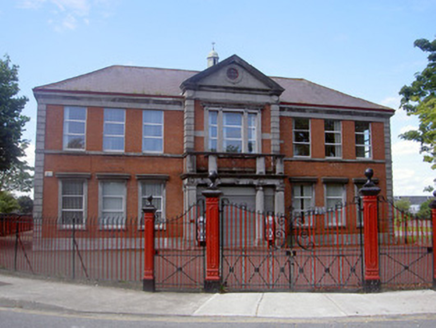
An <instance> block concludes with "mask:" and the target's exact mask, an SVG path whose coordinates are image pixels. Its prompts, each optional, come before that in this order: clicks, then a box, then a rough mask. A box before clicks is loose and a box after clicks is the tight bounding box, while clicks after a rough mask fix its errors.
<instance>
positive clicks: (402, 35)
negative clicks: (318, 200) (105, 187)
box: [0, 0, 436, 195]
mask: <svg viewBox="0 0 436 328" xmlns="http://www.w3.org/2000/svg"><path fill="white" fill-rule="evenodd" d="M435 17H436V0H414V1H412V0H410V1H402V0H392V1H390V0H378V1H376V0H366V1H357V0H348V1H339V0H337V1H335V0H330V1H327V0H305V1H303V0H301V1H295V0H288V1H285V0H282V1H279V0H276V1H275V0H270V1H256V0H247V1H245V0H231V1H227V0H221V1H214V0H184V1H176V0H174V1H169V0H159V1H156V0H153V1H148V0H124V1H123V0H11V1H2V5H1V7H0V55H3V54H8V55H9V56H10V58H11V60H12V62H13V63H14V64H17V65H19V66H20V70H19V79H20V88H21V94H22V95H26V96H27V97H28V98H29V99H30V101H29V102H28V104H27V106H26V108H25V110H24V114H25V115H28V116H30V117H31V121H30V122H29V124H28V125H27V131H26V133H25V137H26V138H27V139H30V140H31V142H32V144H33V143H34V139H35V130H36V102H35V100H34V98H33V94H32V88H34V87H36V86H39V85H44V84H48V83H52V82H57V81H60V80H63V79H66V78H70V77H74V76H77V75H80V74H84V73H88V72H91V71H93V70H97V69H100V68H103V67H106V66H110V65H114V64H119V65H135V66H147V67H163V68H179V69H189V70H191V69H192V70H203V69H205V68H206V56H207V54H208V53H209V51H210V49H211V42H216V46H215V49H216V51H217V52H218V54H219V55H220V58H221V59H225V58H227V57H229V56H231V55H233V54H237V55H239V56H240V57H242V58H243V59H245V60H246V61H248V62H249V63H250V64H252V65H253V66H255V67H256V68H258V69H259V70H260V71H262V72H263V73H265V74H266V75H269V76H284V77H295V78H305V79H307V80H310V81H312V82H315V83H319V84H321V85H324V86H327V87H330V88H333V89H336V90H338V91H341V92H344V93H347V94H350V95H353V96H356V97H360V98H363V99H366V100H369V101H372V102H375V103H379V104H383V105H386V106H389V107H392V108H394V109H398V106H399V100H400V97H399V96H398V91H399V90H400V89H401V87H402V86H403V85H405V84H410V83H411V82H412V81H413V79H414V74H415V73H416V72H418V71H421V70H422V69H423V68H424V67H425V66H426V64H427V58H426V55H425V54H424V53H423V52H421V51H420V50H419V49H417V48H414V47H413V42H414V40H416V39H418V38H426V39H431V40H433V39H434V38H435V37H436V19H435ZM391 122H392V129H391V130H392V131H391V132H392V149H393V154H394V156H393V167H394V193H395V194H396V195H416V194H423V192H422V190H423V188H424V187H425V186H428V185H433V179H434V178H435V177H436V172H435V171H432V170H431V169H430V165H429V164H427V163H423V162H422V156H421V155H420V154H419V146H418V144H414V143H410V142H404V141H401V140H399V139H398V138H397V136H398V134H400V133H401V132H402V131H405V130H407V129H410V128H412V127H414V126H417V120H416V119H414V118H410V117H407V116H406V115H405V113H404V112H403V111H402V110H398V111H397V113H396V115H395V116H394V117H393V119H392V121H391ZM33 151H34V147H33V145H32V147H30V149H29V161H32V160H33V159H32V158H33V155H32V152H33ZM376 174H377V173H376Z"/></svg>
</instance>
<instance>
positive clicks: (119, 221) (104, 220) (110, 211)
mask: <svg viewBox="0 0 436 328" xmlns="http://www.w3.org/2000/svg"><path fill="white" fill-rule="evenodd" d="M99 217H100V224H101V225H102V227H104V228H111V227H120V226H124V224H125V218H126V182H125V181H116V180H115V181H111V180H107V181H100V215H99Z"/></svg>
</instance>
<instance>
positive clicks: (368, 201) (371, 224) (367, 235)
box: [360, 169, 381, 293]
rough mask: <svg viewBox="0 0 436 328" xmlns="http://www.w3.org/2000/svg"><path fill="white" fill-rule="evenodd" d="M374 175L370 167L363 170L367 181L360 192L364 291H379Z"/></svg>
mask: <svg viewBox="0 0 436 328" xmlns="http://www.w3.org/2000/svg"><path fill="white" fill-rule="evenodd" d="M373 175H374V171H373V170H372V169H367V170H366V171H365V176H366V177H367V178H368V181H367V182H366V183H365V185H364V186H363V188H362V189H360V194H361V195H362V196H363V233H364V236H363V239H364V257H365V259H364V262H365V276H364V285H363V288H364V290H365V291H366V292H370V293H371V292H379V291H380V288H381V284H380V265H379V249H378V228H377V217H378V214H377V195H378V194H379V193H380V188H378V187H377V186H376V185H375V184H374V182H372V180H371V178H372V176H373Z"/></svg>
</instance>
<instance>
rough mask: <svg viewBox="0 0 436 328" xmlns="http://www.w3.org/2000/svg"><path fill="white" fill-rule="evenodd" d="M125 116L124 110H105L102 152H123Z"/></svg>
mask: <svg viewBox="0 0 436 328" xmlns="http://www.w3.org/2000/svg"><path fill="white" fill-rule="evenodd" d="M125 122H126V115H125V110H124V109H114V108H105V110H104V127H103V150H105V151H120V152H122V151H124V131H125Z"/></svg>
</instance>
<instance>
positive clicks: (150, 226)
mask: <svg viewBox="0 0 436 328" xmlns="http://www.w3.org/2000/svg"><path fill="white" fill-rule="evenodd" d="M143 212H144V276H143V278H142V281H143V289H144V290H147V291H154V289H155V279H154V255H155V253H156V251H155V249H154V229H155V213H156V208H155V207H154V206H146V207H144V208H143Z"/></svg>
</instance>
